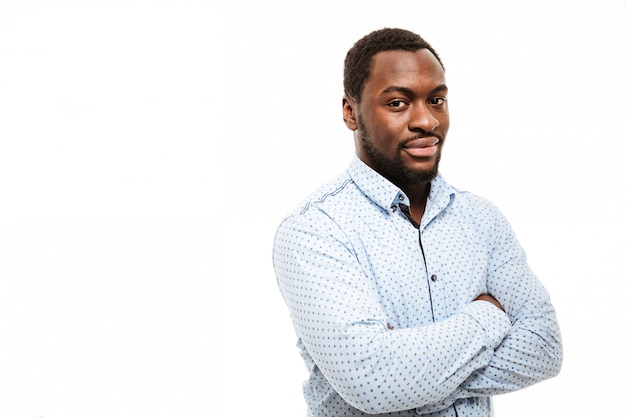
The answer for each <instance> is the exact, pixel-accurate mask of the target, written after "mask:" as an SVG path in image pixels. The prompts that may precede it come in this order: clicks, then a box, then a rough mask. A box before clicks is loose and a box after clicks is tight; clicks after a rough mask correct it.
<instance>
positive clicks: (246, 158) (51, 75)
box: [0, 0, 626, 417]
mask: <svg viewBox="0 0 626 417" xmlns="http://www.w3.org/2000/svg"><path fill="white" fill-rule="evenodd" d="M625 12H626V8H625V6H624V5H623V2H620V1H617V0H615V1H609V0H596V1H586V2H582V1H566V0H561V1H559V0H546V1H540V2H534V1H525V2H517V3H512V2H496V1H493V2H485V1H478V2H476V1H473V2H466V1H448V2H421V1H402V0H399V1H395V2H387V3H386V2H380V1H376V2H374V1H371V2H369V1H334V2H328V3H324V5H323V6H322V5H319V4H316V2H306V3H299V2H287V1H284V2H279V1H263V2H262V1H259V2H256V1H249V2H237V1H232V2H226V1H223V2H215V1H200V0H178V1H169V0H162V1H148V0H143V1H142V0H129V1H121V0H113V1H79V0H75V1H70V0H62V1H44V0H20V1H18V0H3V1H2V2H1V3H0V221H1V223H0V335H1V340H0V416H3V417H4V416H6V417H13V416H24V417H36V416H45V417H74V416H76V417H78V416H81V417H82V416H90V417H94V416H107V417H111V416H116V417H117V416H217V415H255V416H289V417H292V416H304V402H303V399H302V395H301V392H300V383H301V381H302V380H303V379H304V376H305V374H304V366H303V364H302V363H301V360H300V358H299V356H298V353H297V350H296V348H295V337H294V334H293V330H292V328H291V323H290V320H289V317H288V313H287V309H286V307H285V306H284V304H283V302H282V299H281V297H280V294H279V292H278V289H277V286H276V282H275V277H274V273H273V269H272V264H271V249H272V240H273V234H274V230H275V228H276V226H277V224H278V222H279V221H280V219H281V217H282V216H283V215H284V214H285V213H286V212H287V211H288V210H289V209H290V208H291V207H292V206H294V205H295V204H296V203H297V202H298V201H299V200H300V199H301V198H302V197H304V196H305V195H306V194H308V193H309V192H310V191H312V190H313V189H314V188H315V187H317V186H318V185H321V184H322V183H323V182H325V181H326V180H328V179H331V178H332V177H334V176H335V175H336V174H338V173H339V172H340V171H342V170H344V169H345V168H346V166H347V165H348V163H349V161H350V160H351V158H352V153H353V150H352V136H351V134H350V132H349V131H348V130H347V129H346V128H345V127H344V126H343V124H342V121H341V95H342V84H341V80H342V69H343V68H342V65H343V57H344V56H345V53H346V51H347V50H348V49H349V48H350V46H352V44H353V43H354V42H355V41H356V40H357V39H358V38H360V37H361V36H363V35H365V34H366V33H369V32H370V31H372V30H375V29H379V28H382V27H403V28H406V29H410V30H413V31H415V32H417V33H420V34H421V35H422V36H424V37H425V38H426V39H427V40H428V41H429V42H430V43H431V44H432V45H433V46H434V47H435V49H436V50H437V51H438V52H439V54H440V55H441V57H442V59H443V61H444V64H445V65H446V69H447V83H448V85H449V87H450V108H451V117H452V127H451V129H450V132H449V135H448V140H447V145H446V148H445V151H444V158H443V161H442V166H441V169H442V172H443V173H444V175H445V176H446V178H447V179H448V180H449V181H450V182H451V183H452V184H454V185H456V186H458V187H460V188H464V189H468V190H471V191H473V192H474V193H476V194H479V195H482V196H484V197H486V198H488V199H490V200H491V201H493V202H494V203H495V204H496V205H498V206H499V207H500V209H501V210H502V211H503V212H504V213H505V215H507V217H508V218H509V220H510V221H511V223H512V224H513V226H514V228H515V230H516V231H517V234H518V238H519V239H520V241H521V242H522V244H523V246H524V247H525V248H526V251H527V254H528V257H529V261H530V263H531V266H532V267H533V269H534V270H535V272H536V273H537V274H538V275H539V276H540V278H541V280H542V281H543V283H544V284H545V285H546V287H548V289H549V291H550V292H551V294H552V298H553V302H554V304H555V305H556V307H557V312H558V317H559V320H560V323H561V326H562V331H563V338H564V342H565V364H564V367H563V371H562V373H561V375H560V376H558V377H557V378H556V379H553V380H550V381H548V382H545V383H542V384H540V385H537V386H534V387H532V388H529V389H527V390H524V391H521V392H519V393H515V394H509V395H506V396H502V397H498V398H496V399H495V404H496V410H497V414H498V415H499V416H528V415H546V416H547V415H570V416H582V415H604V414H611V415H616V413H617V414H619V413H620V412H621V410H622V408H623V406H622V407H619V406H620V404H621V402H622V401H621V396H623V392H624V388H626V386H625V384H624V375H626V364H625V360H624V358H625V355H624V353H623V343H622V342H621V340H623V337H622V335H621V333H623V332H624V330H623V329H624V323H623V322H624V307H623V302H624V298H625V297H624V296H625V295H626V294H625V284H624V280H625V277H626V265H625V263H624V257H625V250H626V244H625V242H624V239H625V237H624V236H625V231H626V230H625V221H624V216H623V214H622V211H623V207H624V204H625V203H626V201H625V198H626V193H625V192H624V185H623V181H624V180H625V178H626V175H625V173H624V165H623V160H624V159H625V157H626V145H624V141H625V140H626V129H625V128H624V109H625V106H624V100H625V98H626V82H625V81H624V77H625V76H624V74H625V73H626V63H625V62H624V51H625V45H626V29H624V25H623V18H624V16H625Z"/></svg>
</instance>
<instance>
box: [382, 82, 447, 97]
mask: <svg viewBox="0 0 626 417" xmlns="http://www.w3.org/2000/svg"><path fill="white" fill-rule="evenodd" d="M442 91H448V86H447V85H445V84H440V85H438V86H437V87H435V88H433V89H432V90H430V93H429V94H430V95H433V94H437V93H440V92H442ZM389 93H402V94H404V95H406V96H409V97H413V96H415V93H414V92H413V90H411V89H410V88H406V87H400V86H395V85H392V86H389V87H387V88H385V89H384V90H383V91H382V92H381V93H380V94H381V95H383V94H389Z"/></svg>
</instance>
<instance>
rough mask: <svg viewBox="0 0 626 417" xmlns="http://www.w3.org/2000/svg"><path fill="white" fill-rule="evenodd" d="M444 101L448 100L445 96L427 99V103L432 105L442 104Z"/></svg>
mask: <svg viewBox="0 0 626 417" xmlns="http://www.w3.org/2000/svg"><path fill="white" fill-rule="evenodd" d="M446 101H448V99H447V98H445V97H434V98H432V99H431V100H430V101H429V103H430V104H432V105H433V106H443V105H444V103H445V102H446Z"/></svg>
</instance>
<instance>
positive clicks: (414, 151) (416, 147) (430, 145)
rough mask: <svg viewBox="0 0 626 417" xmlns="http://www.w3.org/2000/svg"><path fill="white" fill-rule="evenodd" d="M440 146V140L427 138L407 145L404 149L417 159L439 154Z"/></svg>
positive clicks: (432, 137)
mask: <svg viewBox="0 0 626 417" xmlns="http://www.w3.org/2000/svg"><path fill="white" fill-rule="evenodd" d="M438 144H439V138H436V137H434V136H427V137H424V138H420V139H415V140H413V141H411V142H409V143H407V144H406V145H404V146H403V147H402V149H404V150H405V151H406V152H407V153H408V154H409V155H411V156H413V157H415V158H428V157H431V156H433V155H435V154H436V153H437V145H438Z"/></svg>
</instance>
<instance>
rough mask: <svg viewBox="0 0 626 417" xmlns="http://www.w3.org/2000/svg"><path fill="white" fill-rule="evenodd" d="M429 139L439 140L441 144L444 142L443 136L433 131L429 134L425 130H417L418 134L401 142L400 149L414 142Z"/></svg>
mask: <svg viewBox="0 0 626 417" xmlns="http://www.w3.org/2000/svg"><path fill="white" fill-rule="evenodd" d="M427 137H435V138H437V139H439V142H441V141H443V136H442V135H440V134H439V133H435V132H432V131H430V132H428V131H426V130H424V129H417V134H416V135H414V136H411V137H410V138H408V139H405V140H403V141H402V142H400V144H399V145H398V148H403V147H404V146H405V145H407V144H408V143H410V142H413V141H414V140H417V139H422V138H427Z"/></svg>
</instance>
